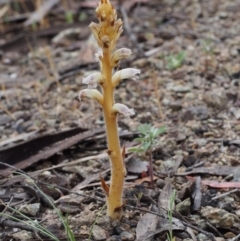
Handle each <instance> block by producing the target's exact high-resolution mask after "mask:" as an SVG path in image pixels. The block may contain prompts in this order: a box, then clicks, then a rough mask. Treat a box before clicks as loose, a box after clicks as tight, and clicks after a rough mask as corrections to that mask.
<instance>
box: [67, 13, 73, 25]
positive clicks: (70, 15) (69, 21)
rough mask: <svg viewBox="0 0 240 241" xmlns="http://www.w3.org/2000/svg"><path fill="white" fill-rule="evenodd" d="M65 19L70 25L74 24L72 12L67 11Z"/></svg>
mask: <svg viewBox="0 0 240 241" xmlns="http://www.w3.org/2000/svg"><path fill="white" fill-rule="evenodd" d="M65 19H66V22H67V23H68V24H71V23H74V18H73V13H72V12H71V11H67V12H66V13H65Z"/></svg>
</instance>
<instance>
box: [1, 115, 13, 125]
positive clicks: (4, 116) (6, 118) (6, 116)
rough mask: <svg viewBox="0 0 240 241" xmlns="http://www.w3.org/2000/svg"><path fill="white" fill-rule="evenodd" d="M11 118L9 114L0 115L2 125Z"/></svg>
mask: <svg viewBox="0 0 240 241" xmlns="http://www.w3.org/2000/svg"><path fill="white" fill-rule="evenodd" d="M11 120H12V118H11V117H10V116H9V115H7V114H3V115H0V125H5V124H7V123H8V122H10V121H11Z"/></svg>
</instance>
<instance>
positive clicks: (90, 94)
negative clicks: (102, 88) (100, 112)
mask: <svg viewBox="0 0 240 241" xmlns="http://www.w3.org/2000/svg"><path fill="white" fill-rule="evenodd" d="M85 97H87V98H90V99H94V100H97V101H98V102H99V103H100V104H101V105H102V103H103V96H102V94H101V93H100V92H99V91H98V90H95V89H84V90H81V91H80V92H79V95H78V98H79V100H82V98H85Z"/></svg>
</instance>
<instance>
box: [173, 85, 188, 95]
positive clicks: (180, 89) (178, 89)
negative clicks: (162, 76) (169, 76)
mask: <svg viewBox="0 0 240 241" xmlns="http://www.w3.org/2000/svg"><path fill="white" fill-rule="evenodd" d="M170 90H172V91H174V92H177V93H186V92H189V91H191V90H192V86H191V85H185V86H184V85H175V86H172V87H171V88H170Z"/></svg>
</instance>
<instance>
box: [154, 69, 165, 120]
mask: <svg viewBox="0 0 240 241" xmlns="http://www.w3.org/2000/svg"><path fill="white" fill-rule="evenodd" d="M152 78H153V83H154V93H155V99H156V101H157V107H158V112H159V116H160V118H161V120H162V122H163V121H164V115H163V112H162V105H161V102H160V95H159V91H158V83H157V76H156V72H155V70H153V73H152Z"/></svg>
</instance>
